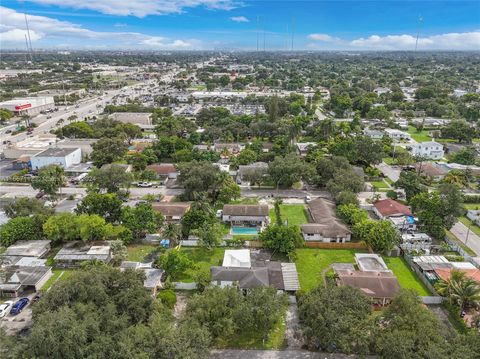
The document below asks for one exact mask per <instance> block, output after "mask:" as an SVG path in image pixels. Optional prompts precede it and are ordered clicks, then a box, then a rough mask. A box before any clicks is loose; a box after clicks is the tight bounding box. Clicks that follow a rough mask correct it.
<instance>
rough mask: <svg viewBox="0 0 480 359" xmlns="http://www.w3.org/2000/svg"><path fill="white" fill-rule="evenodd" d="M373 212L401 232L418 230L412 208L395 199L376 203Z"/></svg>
mask: <svg viewBox="0 0 480 359" xmlns="http://www.w3.org/2000/svg"><path fill="white" fill-rule="evenodd" d="M373 212H374V213H375V214H376V215H377V216H378V217H379V218H380V219H388V220H390V221H391V222H392V223H393V224H394V225H395V226H396V227H397V228H398V229H399V230H400V231H408V230H411V231H413V230H415V229H416V222H415V219H414V218H413V215H412V212H411V211H410V208H408V207H407V206H405V205H404V204H401V203H400V202H397V201H395V200H393V199H390V198H387V199H382V200H380V201H376V202H375V203H373Z"/></svg>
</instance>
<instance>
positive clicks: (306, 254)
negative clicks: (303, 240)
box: [295, 248, 358, 291]
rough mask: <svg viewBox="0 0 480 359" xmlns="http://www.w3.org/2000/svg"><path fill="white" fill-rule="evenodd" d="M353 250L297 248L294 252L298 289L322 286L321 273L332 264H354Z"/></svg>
mask: <svg viewBox="0 0 480 359" xmlns="http://www.w3.org/2000/svg"><path fill="white" fill-rule="evenodd" d="M357 252H358V251H357V250H354V249H314V248H299V249H297V250H296V251H295V254H296V259H295V264H296V265H297V272H298V279H299V281H300V288H301V289H302V290H304V291H309V290H312V289H313V288H315V287H318V286H319V285H320V284H322V285H323V279H322V272H323V270H324V269H326V268H328V266H329V265H331V264H332V263H354V262H355V257H354V256H355V253H357Z"/></svg>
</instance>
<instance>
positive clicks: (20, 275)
mask: <svg viewBox="0 0 480 359" xmlns="http://www.w3.org/2000/svg"><path fill="white" fill-rule="evenodd" d="M51 269H52V267H43V266H40V267H21V266H11V267H8V268H6V269H5V278H6V279H5V282H4V283H1V284H0V289H2V288H3V289H6V288H5V287H3V285H7V286H11V285H14V284H20V285H23V286H35V285H37V283H38V282H40V281H41V280H42V278H43V277H44V276H45V275H46V274H47V273H49V272H50V271H51Z"/></svg>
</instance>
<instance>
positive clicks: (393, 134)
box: [385, 128, 412, 142]
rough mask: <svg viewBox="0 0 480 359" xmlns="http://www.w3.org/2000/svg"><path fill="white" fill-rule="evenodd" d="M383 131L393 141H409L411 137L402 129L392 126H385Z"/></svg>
mask: <svg viewBox="0 0 480 359" xmlns="http://www.w3.org/2000/svg"><path fill="white" fill-rule="evenodd" d="M385 133H386V134H387V136H388V137H390V138H391V139H392V140H394V141H397V142H399V141H401V140H408V141H410V140H411V139H412V138H411V137H410V134H408V133H407V132H404V131H400V130H397V129H394V128H386V129H385Z"/></svg>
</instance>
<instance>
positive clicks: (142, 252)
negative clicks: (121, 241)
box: [127, 244, 159, 262]
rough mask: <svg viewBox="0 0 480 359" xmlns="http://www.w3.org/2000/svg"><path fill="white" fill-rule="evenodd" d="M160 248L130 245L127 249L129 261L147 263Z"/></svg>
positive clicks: (149, 245)
mask: <svg viewBox="0 0 480 359" xmlns="http://www.w3.org/2000/svg"><path fill="white" fill-rule="evenodd" d="M158 248H159V247H158V246H154V245H151V244H133V245H130V246H128V247H127V251H128V255H127V260H128V261H132V262H146V261H147V260H148V259H150V258H149V257H151V256H150V255H151V254H152V253H153V252H154V251H155V250H156V249H158ZM150 260H151V259H150Z"/></svg>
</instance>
